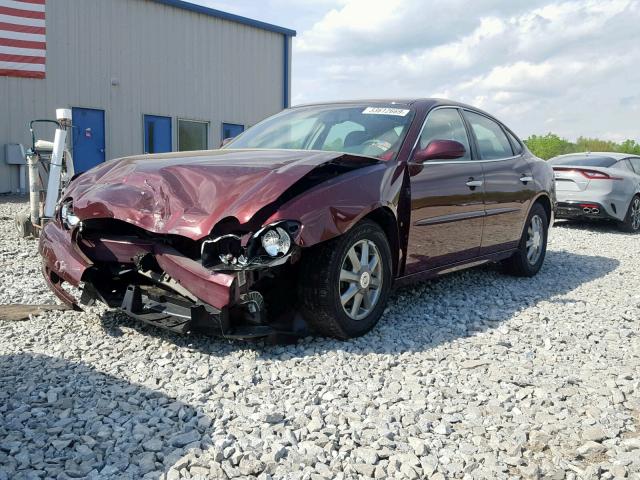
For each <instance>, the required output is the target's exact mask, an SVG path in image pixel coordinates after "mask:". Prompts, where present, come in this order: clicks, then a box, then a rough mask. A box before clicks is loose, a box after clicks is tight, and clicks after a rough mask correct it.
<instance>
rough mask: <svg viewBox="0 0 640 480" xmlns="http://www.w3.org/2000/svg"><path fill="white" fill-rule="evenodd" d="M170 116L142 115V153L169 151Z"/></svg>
mask: <svg viewBox="0 0 640 480" xmlns="http://www.w3.org/2000/svg"><path fill="white" fill-rule="evenodd" d="M171 150H172V148H171V117H160V116H158V115H145V116H144V153H163V152H170V151H171Z"/></svg>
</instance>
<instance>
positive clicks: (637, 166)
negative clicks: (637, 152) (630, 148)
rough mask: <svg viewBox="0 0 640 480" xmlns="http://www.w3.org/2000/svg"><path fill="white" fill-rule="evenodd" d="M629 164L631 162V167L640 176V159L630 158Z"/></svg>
mask: <svg viewBox="0 0 640 480" xmlns="http://www.w3.org/2000/svg"><path fill="white" fill-rule="evenodd" d="M629 162H631V166H632V167H633V169H634V170H635V171H636V173H637V174H638V175H640V158H630V159H629Z"/></svg>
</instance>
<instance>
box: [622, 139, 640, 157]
mask: <svg viewBox="0 0 640 480" xmlns="http://www.w3.org/2000/svg"><path fill="white" fill-rule="evenodd" d="M618 151H619V152H622V153H631V154H633V155H640V144H638V143H637V142H636V141H635V140H630V139H627V140H625V141H624V142H622V143H621V144H620V149H619V150H618Z"/></svg>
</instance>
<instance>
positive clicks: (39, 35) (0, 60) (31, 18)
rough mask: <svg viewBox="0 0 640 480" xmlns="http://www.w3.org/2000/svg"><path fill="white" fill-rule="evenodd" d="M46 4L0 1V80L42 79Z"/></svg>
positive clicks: (41, 0)
mask: <svg viewBox="0 0 640 480" xmlns="http://www.w3.org/2000/svg"><path fill="white" fill-rule="evenodd" d="M45 1H46V0H0V76H5V77H6V76H9V77H29V78H44V76H45V65H46V63H45V61H46V60H45V59H46V54H47V43H46V37H45V11H44V9H45Z"/></svg>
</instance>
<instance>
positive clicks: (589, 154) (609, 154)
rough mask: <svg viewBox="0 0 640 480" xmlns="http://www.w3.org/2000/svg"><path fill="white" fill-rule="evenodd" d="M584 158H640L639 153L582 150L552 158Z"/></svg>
mask: <svg viewBox="0 0 640 480" xmlns="http://www.w3.org/2000/svg"><path fill="white" fill-rule="evenodd" d="M571 157H576V158H584V157H593V158H610V159H612V160H622V159H625V158H640V156H638V155H633V154H631V153H619V152H581V153H567V154H565V155H558V156H556V157H553V158H552V159H551V160H553V159H555V158H571Z"/></svg>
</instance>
